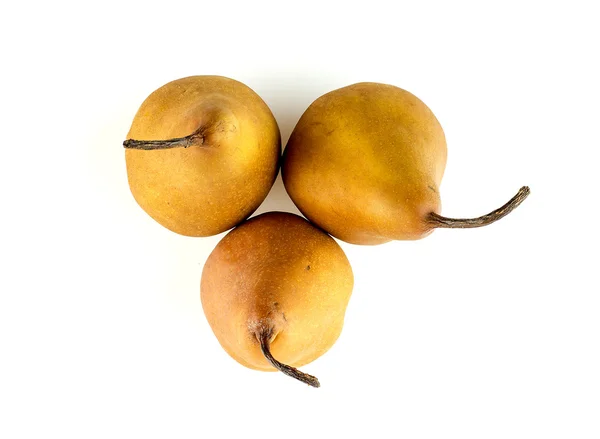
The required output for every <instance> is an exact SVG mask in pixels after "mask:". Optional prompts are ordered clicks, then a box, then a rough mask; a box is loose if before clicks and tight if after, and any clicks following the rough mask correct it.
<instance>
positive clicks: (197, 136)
mask: <svg viewBox="0 0 600 439" xmlns="http://www.w3.org/2000/svg"><path fill="white" fill-rule="evenodd" d="M202 144H204V136H203V135H202V127H200V128H198V129H197V130H196V131H194V132H193V133H192V134H189V135H187V136H185V137H175V138H173V139H166V140H134V139H127V140H125V141H124V142H123V146H124V147H125V148H127V149H142V150H144V151H151V150H155V149H171V148H188V147H190V146H193V145H202Z"/></svg>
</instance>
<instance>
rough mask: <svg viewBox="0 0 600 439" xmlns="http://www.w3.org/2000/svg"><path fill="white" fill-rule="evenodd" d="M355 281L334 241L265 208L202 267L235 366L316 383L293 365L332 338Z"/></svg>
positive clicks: (204, 291) (205, 295) (209, 312)
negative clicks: (277, 373)
mask: <svg viewBox="0 0 600 439" xmlns="http://www.w3.org/2000/svg"><path fill="white" fill-rule="evenodd" d="M353 283H354V277H353V274H352V268H351V267H350V263H349V262H348V259H347V258H346V255H345V254H344V252H343V250H342V249H341V247H340V246H339V245H338V244H337V243H336V242H335V240H334V239H333V238H331V237H330V236H329V235H327V234H326V233H324V232H323V231H321V230H319V229H317V228H316V227H314V226H313V225H311V224H310V223H309V222H308V221H306V220H305V219H304V218H301V217H299V216H297V215H294V214H290V213H283V212H269V213H265V214H262V215H259V216H256V217H254V218H251V219H250V220H248V221H246V222H244V223H242V224H241V225H239V226H238V227H236V228H235V229H233V230H232V231H231V232H229V233H228V234H227V235H226V236H225V237H224V238H223V239H222V240H221V241H220V242H219V243H218V244H217V246H216V247H215V249H214V250H213V252H212V253H211V254H210V256H209V257H208V259H207V261H206V263H205V265H204V269H203V271H202V280H201V294H200V295H201V301H202V307H203V309H204V313H205V315H206V318H207V320H208V323H209V324H210V326H211V328H212V330H213V332H214V334H215V335H216V337H217V339H218V341H219V343H220V344H221V346H222V347H223V349H225V351H226V352H227V353H228V354H229V355H230V356H231V357H233V358H234V359H235V360H237V361H238V362H239V363H240V364H242V365H244V366H246V367H249V368H251V369H256V370H261V371H275V370H279V371H281V372H283V373H284V374H286V375H289V376H291V377H293V378H296V379H298V380H300V381H302V382H304V383H306V384H309V385H311V386H313V387H319V381H318V380H317V379H316V378H315V377H313V376H311V375H308V374H306V373H303V372H301V371H299V370H298V369H297V367H300V366H303V365H305V364H308V363H310V362H311V361H313V360H315V359H316V358H318V357H320V356H321V355H323V354H324V353H325V352H326V351H327V350H328V349H329V348H330V347H331V346H332V345H333V344H334V343H335V341H336V340H337V338H338V337H339V335H340V332H341V330H342V326H343V324H344V314H345V311H346V306H347V305H348V301H349V299H350V295H351V293H352V287H353Z"/></svg>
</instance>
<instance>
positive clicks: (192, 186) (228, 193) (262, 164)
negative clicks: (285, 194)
mask: <svg viewBox="0 0 600 439" xmlns="http://www.w3.org/2000/svg"><path fill="white" fill-rule="evenodd" d="M127 138H128V140H126V141H125V142H124V146H125V160H126V165H127V177H128V181H129V186H130V189H131V193H132V194H133V196H134V198H135V200H136V201H137V203H138V204H139V205H140V206H141V207H142V209H143V210H144V211H146V212H147V213H148V215H150V216H151V217H152V218H154V219H155V220H156V221H157V222H158V223H160V224H162V225H163V226H164V227H166V228H167V229H169V230H171V231H173V232H176V233H179V234H181V235H186V236H211V235H216V234H218V233H221V232H224V231H226V230H229V229H231V228H232V227H234V226H235V225H237V224H239V223H240V222H242V221H243V220H244V219H245V218H247V217H248V216H250V215H251V214H252V212H254V210H256V208H258V206H259V205H260V203H261V202H262V201H263V200H264V199H265V197H266V196H267V194H268V193H269V190H270V189H271V186H272V185H273V183H274V181H275V177H276V175H277V172H278V169H279V158H280V154H281V140H280V134H279V128H278V126H277V122H276V121H275V118H274V117H273V114H272V113H271V111H270V110H269V108H268V107H267V105H266V104H265V103H264V102H263V100H262V99H261V98H260V97H259V96H258V95H257V94H256V93H255V92H254V91H252V90H251V89H250V88H248V87H247V86H246V85H244V84H242V83H240V82H238V81H235V80H233V79H229V78H225V77H221V76H191V77H187V78H182V79H178V80H175V81H172V82H170V83H168V84H166V85H164V86H162V87H160V88H159V89H158V90H156V91H154V92H153V93H152V94H150V96H148V98H147V99H146V100H145V101H144V102H143V103H142V105H141V107H140V109H139V110H138V112H137V114H136V115H135V118H134V119H133V123H132V125H131V129H130V130H129V133H128V135H127Z"/></svg>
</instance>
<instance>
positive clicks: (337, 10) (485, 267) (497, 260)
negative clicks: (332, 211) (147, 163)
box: [0, 1, 600, 439]
mask: <svg viewBox="0 0 600 439" xmlns="http://www.w3.org/2000/svg"><path fill="white" fill-rule="evenodd" d="M10 3H11V4H17V3H18V2H10ZM595 3H597V2H594V1H589V2H581V1H579V2H578V1H570V2H551V1H544V2H542V1H540V2H533V1H524V2H523V1H519V2H508V1H505V2H472V3H466V2H455V1H454V2H441V1H440V2H427V1H410V2H398V1H396V2H389V3H383V2H378V1H365V2H362V3H360V4H357V5H351V4H350V3H349V2H340V3H339V4H333V3H332V2H326V1H319V2H310V1H302V2H285V1H279V2H271V3H267V2H260V1H247V2H233V1H213V2H207V1H193V2H192V1H190V2H179V1H169V2H163V3H162V4H161V5H160V6H157V5H154V4H152V2H126V1H121V2H114V3H113V2H98V3H96V6H90V4H89V3H88V2H73V3H68V2H64V1H63V2H61V1H58V2H56V1H55V2H44V3H42V2H29V3H27V2H21V3H18V4H19V6H2V11H0V17H1V18H0V21H1V22H2V23H1V26H0V37H1V39H0V41H1V43H0V44H1V45H2V51H1V53H0V57H1V58H0V63H1V64H2V65H3V67H2V69H1V70H0V75H1V81H0V93H1V96H0V99H1V103H0V105H1V107H0V108H1V111H2V114H1V120H2V123H1V126H2V132H1V139H2V143H1V147H2V155H1V156H0V191H1V204H0V206H1V207H0V213H1V215H0V222H1V228H0V230H1V232H0V233H1V234H2V235H1V243H0V251H1V253H2V263H1V265H0V270H1V275H0V437H2V438H7V439H8V438H11V439H12V438H47V437H60V438H107V437H111V438H137V437H140V438H142V437H143V438H199V437H200V438H221V437H225V438H228V437H244V438H255V437H275V436H277V437H289V438H295V437H311V438H326V437H327V438H331V437H382V438H387V437H402V438H436V439H438V438H461V439H467V438H477V439H481V438H486V439H487V438H511V439H517V438H527V439H531V438H544V439H547V438H578V439H587V438H590V439H591V438H595V439H597V438H598V437H600V299H599V294H600V288H599V282H598V248H599V244H600V242H599V239H598V238H599V234H598V226H597V222H598V219H599V213H600V212H599V211H598V189H599V184H598V176H597V172H598V156H599V154H598V149H599V146H600V141H599V136H598V126H599V123H600V104H599V102H600V87H599V81H598V79H599V78H600V69H599V68H598V65H597V62H598V55H599V42H600V32H599V31H598V13H596V12H595V11H594V8H593V5H594V4H595ZM117 5H118V6H117ZM492 5H493V6H492ZM596 6H597V5H596ZM195 74H220V75H225V76H229V77H232V78H235V79H237V80H240V81H242V82H244V83H246V84H247V85H248V86H250V87H252V88H253V89H254V90H255V91H256V92H257V93H258V94H259V95H260V96H261V97H262V98H263V99H264V100H265V101H266V102H267V103H268V105H269V106H270V107H271V109H272V111H273V113H274V114H275V117H276V118H277V120H278V122H279V124H280V128H281V133H282V137H283V140H284V142H285V141H286V140H287V138H288V137H289V134H290V132H291V130H292V128H293V126H294V124H295V123H296V121H297V120H298V118H299V117H300V115H301V114H302V112H303V111H304V110H305V109H306V107H307V106H308V105H309V104H310V103H311V102H312V101H313V100H314V99H316V98H317V97H319V96H320V95H322V94H323V93H325V92H327V91H330V90H333V89H335V88H338V87H341V86H344V85H349V84H351V83H354V82H358V81H378V82H386V83H391V84H394V85H397V86H400V87H402V88H405V89H407V90H409V91H411V92H413V93H414V94H416V95H417V96H419V97H420V98H421V99H422V100H423V101H424V102H426V103H427V105H428V106H430V108H432V110H433V111H434V113H435V114H436V115H437V117H438V119H439V120H440V121H441V123H442V125H443V127H444V129H445V132H446V135H447V140H448V164H447V167H446V174H445V177H444V181H443V184H442V187H441V193H442V199H443V203H444V207H443V213H444V214H446V215H449V216H476V215H480V214H483V213H486V212H488V211H489V210H492V209H494V208H495V207H497V206H499V205H500V204H503V203H504V202H505V201H506V200H508V198H510V197H511V196H512V195H513V194H514V193H515V192H516V191H517V189H518V188H519V187H520V186H521V185H525V184H526V185H529V186H530V187H531V191H532V194H531V196H530V197H529V199H527V200H526V201H525V203H524V204H523V205H522V206H521V207H519V208H518V210H516V211H515V212H514V213H512V214H511V215H510V216H509V217H507V218H505V219H504V220H502V221H501V222H499V223H497V224H494V225H492V226H490V227H487V228H482V229H477V230H464V231H463V230H438V231H436V232H435V233H433V234H432V235H431V236H430V237H427V238H426V239H424V240H421V241H417V242H393V243H388V244H385V245H381V246H376V247H359V246H353V245H348V244H342V245H343V248H344V250H345V251H346V252H347V255H348V257H349V259H350V261H351V263H352V265H353V268H354V272H355V278H356V283H355V289H354V293H353V297H352V299H351V301H350V305H349V308H348V312H347V314H346V324H345V327H344V331H343V333H342V336H341V337H340V339H339V341H338V342H337V343H336V345H335V346H334V347H333V348H332V349H331V350H330V351H329V352H328V353H327V354H326V355H324V356H323V357H321V358H319V359H318V360H317V361H315V362H313V363H311V364H310V365H307V366H306V367H304V370H305V371H306V372H309V373H312V374H315V375H317V376H318V377H319V379H320V380H321V383H322V387H321V388H320V389H313V388H309V387H307V386H305V385H302V384H301V383H298V382H295V381H293V380H291V379H289V378H286V377H285V376H283V375H282V374H278V373H262V372H257V371H253V370H249V369H246V368H244V367H243V366H241V365H239V364H237V363H236V362H235V361H234V360H232V359H231V358H230V357H229V356H228V355H227V354H226V353H225V352H224V351H223V350H222V349H221V347H220V346H219V344H218V342H217V340H216V338H215V337H214V336H213V334H212V332H211V330H210V328H209V326H208V324H207V323H206V320H205V318H204V315H203V312H202V308H201V305H200V301H199V279H200V273H201V270H202V266H203V263H204V261H205V259H206V258H207V256H208V255H209V253H210V251H211V250H212V249H213V247H214V246H215V244H216V243H217V242H218V241H219V239H220V238H221V237H222V235H220V236H215V237H212V238H206V239H193V238H185V237H181V236H177V235H175V234H173V233H171V232H169V231H167V230H166V229H163V228H162V227H161V226H159V225H158V224H156V223H155V222H153V221H152V220H151V219H150V218H149V217H148V216H147V215H146V214H145V213H144V212H143V211H142V210H141V209H140V208H139V207H138V206H137V204H136V203H135V201H134V200H133V198H132V196H131V195H130V192H129V188H128V185H127V179H126V173H125V162H124V154H123V151H122V147H121V143H122V141H123V140H124V138H125V135H126V133H127V131H128V129H129V125H130V123H131V120H132V118H133V116H134V114H135V112H136V110H137V108H138V106H139V105H140V104H141V102H142V101H143V100H144V99H145V98H146V96H147V95H148V94H149V93H150V92H151V91H153V90H154V89H156V88H157V87H159V86H161V85H163V84H164V83H166V82H168V81H171V80H173V79H176V78H180V77H183V76H188V75H195ZM269 210H285V211H291V212H297V211H296V209H295V207H294V206H293V204H292V203H291V201H290V200H289V198H288V197H287V195H286V193H285V191H284V189H283V186H282V184H281V180H280V179H278V181H277V183H276V184H275V186H274V187H273V190H272V191H271V193H270V195H269V197H268V198H267V200H266V201H265V202H264V204H263V205H262V206H261V207H260V209H259V211H258V212H265V211H269Z"/></svg>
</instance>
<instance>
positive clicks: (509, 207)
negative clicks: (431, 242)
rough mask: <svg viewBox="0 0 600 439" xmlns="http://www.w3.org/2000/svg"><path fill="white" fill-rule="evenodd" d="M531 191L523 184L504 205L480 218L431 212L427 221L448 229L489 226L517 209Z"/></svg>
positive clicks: (437, 226) (436, 226)
mask: <svg viewBox="0 0 600 439" xmlns="http://www.w3.org/2000/svg"><path fill="white" fill-rule="evenodd" d="M529 192H530V191H529V187H527V186H523V187H522V188H521V189H519V192H517V194H516V195H515V196H514V197H512V198H511V199H510V200H509V201H508V203H506V204H505V205H504V206H502V207H500V208H498V209H496V210H494V211H493V212H490V213H488V214H487V215H483V216H480V217H478V218H446V217H444V216H441V215H438V214H437V213H433V212H431V213H430V214H429V215H428V217H427V222H428V223H429V224H431V225H432V226H433V227H435V228H447V229H472V228H475V227H483V226H487V225H488V224H492V223H493V222H496V221H498V220H499V219H501V218H504V217H505V216H506V215H508V214H509V213H511V212H512V211H513V210H515V209H516V208H517V206H519V204H521V203H522V202H523V201H524V200H525V198H527V196H528V195H529Z"/></svg>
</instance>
